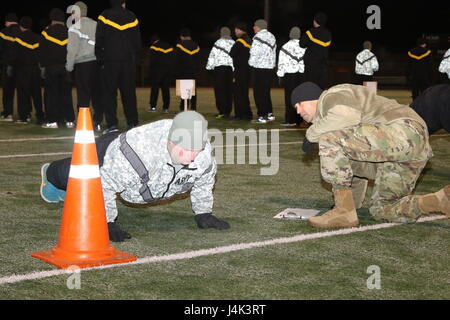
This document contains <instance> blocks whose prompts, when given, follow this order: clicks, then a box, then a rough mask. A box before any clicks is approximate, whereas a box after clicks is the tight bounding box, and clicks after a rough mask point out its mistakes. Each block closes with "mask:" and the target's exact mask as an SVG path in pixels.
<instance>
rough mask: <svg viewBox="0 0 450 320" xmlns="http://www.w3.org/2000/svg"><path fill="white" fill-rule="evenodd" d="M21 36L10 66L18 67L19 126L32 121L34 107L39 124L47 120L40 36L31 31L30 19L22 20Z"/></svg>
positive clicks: (17, 41)
mask: <svg viewBox="0 0 450 320" xmlns="http://www.w3.org/2000/svg"><path fill="white" fill-rule="evenodd" d="M19 25H20V30H21V32H20V34H19V35H18V36H17V37H16V41H15V47H14V52H13V54H12V58H11V60H10V61H9V62H8V65H12V66H15V67H16V70H15V72H16V81H17V109H18V111H19V118H18V119H17V120H16V123H18V124H27V123H28V122H29V121H30V120H31V111H32V104H31V100H33V106H34V109H35V113H36V118H37V123H38V124H42V123H43V121H44V118H45V114H44V111H43V110H42V93H41V73H40V70H39V54H38V50H39V42H40V40H41V39H40V36H39V35H37V34H36V33H34V32H33V31H31V27H32V26H33V20H32V19H31V18H30V17H27V16H25V17H22V18H21V19H20V23H19Z"/></svg>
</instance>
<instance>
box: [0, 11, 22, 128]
mask: <svg viewBox="0 0 450 320" xmlns="http://www.w3.org/2000/svg"><path fill="white" fill-rule="evenodd" d="M18 21H19V20H18V18H17V15H16V14H15V13H8V14H7V15H6V17H5V28H4V29H2V31H0V55H1V72H2V87H3V91H2V102H3V111H2V113H1V115H0V121H6V122H12V121H13V113H14V91H15V87H16V84H15V81H16V77H15V73H14V66H13V65H8V63H7V62H8V61H10V60H11V58H12V52H13V49H14V44H15V42H16V37H17V36H18V34H19V33H20V27H19V24H18Z"/></svg>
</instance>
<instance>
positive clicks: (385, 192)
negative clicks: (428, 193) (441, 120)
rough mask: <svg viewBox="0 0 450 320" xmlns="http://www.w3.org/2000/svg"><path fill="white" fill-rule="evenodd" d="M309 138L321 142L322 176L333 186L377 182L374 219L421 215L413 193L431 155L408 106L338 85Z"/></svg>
mask: <svg viewBox="0 0 450 320" xmlns="http://www.w3.org/2000/svg"><path fill="white" fill-rule="evenodd" d="M307 138H308V140H309V141H311V142H318V143H319V155H320V162H321V174H322V177H323V179H324V180H325V181H326V182H328V183H330V184H332V185H333V186H334V187H336V188H339V187H351V186H352V184H353V183H354V182H355V179H360V178H364V179H371V180H372V179H373V180H375V187H374V191H373V194H372V198H371V204H370V208H369V211H370V213H371V214H372V215H373V217H374V218H375V219H378V220H381V219H386V220H389V221H395V222H406V221H415V220H416V219H417V218H418V217H419V216H420V214H421V211H420V210H419V208H418V197H417V196H412V195H411V192H412V191H413V189H414V187H415V184H416V181H417V179H418V178H419V175H420V173H421V172H422V170H423V168H424V167H425V165H426V163H427V161H428V159H429V158H430V157H431V156H432V151H431V147H430V145H429V142H428V138H429V137H428V131H427V128H426V124H425V123H424V121H423V120H422V119H421V118H420V117H419V116H418V115H417V114H416V113H415V112H414V111H413V110H411V109H410V108H409V107H408V106H403V105H400V104H398V103H397V102H395V101H394V100H389V99H386V98H384V97H380V96H377V95H376V94H374V93H373V92H371V91H370V90H368V89H366V88H364V87H362V86H353V85H340V86H336V87H333V88H331V89H330V90H328V91H325V92H324V93H323V94H322V95H321V97H320V99H319V104H318V111H317V114H316V116H315V118H314V119H313V125H312V126H311V127H310V129H308V131H307Z"/></svg>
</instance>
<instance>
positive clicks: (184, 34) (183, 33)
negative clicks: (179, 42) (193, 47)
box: [180, 28, 191, 37]
mask: <svg viewBox="0 0 450 320" xmlns="http://www.w3.org/2000/svg"><path fill="white" fill-rule="evenodd" d="M180 36H182V37H190V36H191V30H189V29H188V28H183V29H181V30H180Z"/></svg>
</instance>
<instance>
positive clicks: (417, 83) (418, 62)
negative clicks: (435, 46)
mask: <svg viewBox="0 0 450 320" xmlns="http://www.w3.org/2000/svg"><path fill="white" fill-rule="evenodd" d="M431 66H432V64H431V50H430V49H428V46H427V42H426V40H425V39H423V38H421V39H419V40H417V45H416V46H415V47H414V48H412V49H411V50H410V51H408V66H407V70H406V76H407V78H408V80H409V83H410V85H411V91H412V98H413V100H414V99H416V98H417V97H418V96H419V95H420V94H421V93H422V92H423V91H425V89H426V88H428V87H429V86H430V85H431V81H432V80H431V73H432V69H431Z"/></svg>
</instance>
